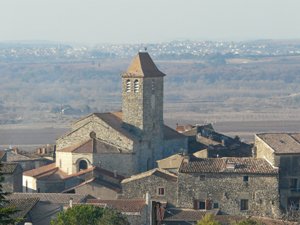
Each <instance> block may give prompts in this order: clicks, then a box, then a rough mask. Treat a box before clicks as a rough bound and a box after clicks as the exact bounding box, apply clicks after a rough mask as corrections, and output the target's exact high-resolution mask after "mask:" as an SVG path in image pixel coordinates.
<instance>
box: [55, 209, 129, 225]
mask: <svg viewBox="0 0 300 225" xmlns="http://www.w3.org/2000/svg"><path fill="white" fill-rule="evenodd" d="M82 224H89V225H112V224H113V225H123V224H124V225H129V223H128V221H127V218H126V217H124V216H123V215H122V214H121V213H119V212H116V211H115V210H112V209H104V208H100V207H97V206H93V205H77V206H74V207H72V208H68V209H67V210H66V211H63V212H60V213H59V214H58V216H57V218H56V219H54V220H52V221H51V225H82Z"/></svg>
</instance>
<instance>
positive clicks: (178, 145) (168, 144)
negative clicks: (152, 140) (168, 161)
mask: <svg viewBox="0 0 300 225" xmlns="http://www.w3.org/2000/svg"><path fill="white" fill-rule="evenodd" d="M187 147H188V139H187V138H180V139H169V140H164V153H163V154H164V158H165V157H168V156H171V155H174V154H176V153H182V152H184V151H186V150H187Z"/></svg>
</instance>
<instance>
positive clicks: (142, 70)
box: [122, 52, 165, 77]
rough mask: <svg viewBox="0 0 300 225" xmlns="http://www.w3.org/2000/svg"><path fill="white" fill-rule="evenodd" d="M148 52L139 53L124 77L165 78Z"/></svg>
mask: <svg viewBox="0 0 300 225" xmlns="http://www.w3.org/2000/svg"><path fill="white" fill-rule="evenodd" d="M164 76H165V74H164V73H162V72H161V71H159V69H158V68H157V67H156V65H155V64H154V62H153V60H152V59H151V57H150V55H149V54H148V53H147V52H139V53H138V54H137V55H136V56H135V57H134V59H133V60H132V62H131V64H130V66H129V67H128V69H127V71H126V72H125V73H123V75H122V77H164Z"/></svg>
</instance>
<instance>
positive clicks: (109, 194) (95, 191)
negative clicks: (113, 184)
mask: <svg viewBox="0 0 300 225" xmlns="http://www.w3.org/2000/svg"><path fill="white" fill-rule="evenodd" d="M75 193H76V194H83V195H85V194H87V193H88V194H89V195H91V196H93V197H95V198H100V199H103V200H110V199H117V197H118V191H115V190H112V189H110V188H107V187H104V186H103V185H101V184H97V183H96V182H91V183H88V184H85V185H82V186H79V187H77V188H75Z"/></svg>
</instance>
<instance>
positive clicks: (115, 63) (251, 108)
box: [0, 41, 300, 124]
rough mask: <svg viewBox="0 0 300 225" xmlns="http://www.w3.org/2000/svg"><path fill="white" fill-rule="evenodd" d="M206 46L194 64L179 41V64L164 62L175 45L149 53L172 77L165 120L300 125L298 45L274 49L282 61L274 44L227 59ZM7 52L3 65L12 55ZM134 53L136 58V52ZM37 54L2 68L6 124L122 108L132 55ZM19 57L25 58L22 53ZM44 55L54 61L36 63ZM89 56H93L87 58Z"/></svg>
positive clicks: (0, 117) (0, 113)
mask: <svg viewBox="0 0 300 225" xmlns="http://www.w3.org/2000/svg"><path fill="white" fill-rule="evenodd" d="M189 43H190V42H189ZM190 44H191V43H190ZM205 44H206V45H207V46H206V47H207V51H208V50H210V51H212V52H211V53H210V54H207V55H201V56H200V55H198V56H197V55H195V54H192V52H193V51H189V52H188V54H189V55H190V56H193V57H188V55H187V53H186V54H184V52H182V49H183V48H179V47H178V48H179V49H176V48H175V47H176V46H179V43H178V42H175V43H173V50H174V52H175V53H176V52H177V53H178V52H179V53H180V52H181V53H180V54H175V53H174V54H175V55H176V57H175V56H174V57H165V56H166V55H167V52H168V51H167V50H168V49H169V48H170V46H169V45H168V46H167V47H165V48H164V51H161V54H160V55H158V54H157V51H156V54H155V52H153V54H152V51H150V54H151V55H152V56H153V59H154V61H155V62H156V63H157V65H158V66H159V68H160V69H161V70H162V71H163V72H165V73H166V74H167V76H166V78H165V116H166V117H167V118H169V119H170V118H172V119H173V120H174V121H180V120H184V121H191V120H193V121H197V122H200V121H226V120H241V121H243V120H280V119H284V120H292V119H295V118H296V119H298V115H299V113H300V112H299V109H300V94H299V93H300V56H299V55H297V54H298V53H297V52H296V51H297V50H296V49H297V46H298V47H299V46H300V45H298V44H297V42H295V43H293V44H292V45H291V46H292V47H291V46H288V47H285V48H284V47H282V46H283V44H277V42H276V43H275V44H273V45H272V46H273V49H272V51H273V52H276V51H277V50H278V51H279V52H282V54H277V55H276V54H273V55H272V54H271V53H270V52H272V51H271V50H270V49H271V47H270V46H271V45H270V43H269V42H267V44H265V43H264V42H263V41H262V42H255V45H254V44H253V46H252V49H256V48H258V47H257V46H268V47H265V48H264V49H265V51H267V50H266V49H269V50H268V51H270V52H269V53H270V54H266V52H265V53H264V54H257V55H253V54H249V55H247V54H244V55H241V54H234V53H225V52H222V51H221V50H220V49H219V47H215V48H213V47H212V46H210V45H213V44H214V45H216V44H217V43H213V42H209V43H205ZM209 44H210V45H209ZM219 44H220V43H219ZM170 45H171V44H170ZM277 45H279V47H276V46H277ZM1 46H2V45H1V44H0V53H1V52H2V55H1V54H0V58H1V57H4V56H5V54H4V53H5V52H7V49H5V48H3V47H2V48H1ZM157 46H158V45H157ZM157 46H156V48H158V47H157ZM159 46H160V45H159ZM174 46H175V47H174ZM240 46H243V45H242V44H241V43H238V44H237V45H236V46H234V44H233V47H232V49H240ZM248 46H250V45H249V44H248ZM123 47H124V46H123ZM131 47H132V48H131V51H133V49H134V48H135V47H133V46H131ZM152 47H153V46H152ZM35 48H36V46H35V47H34V46H33V47H28V48H24V49H23V50H22V51H19V52H18V51H17V50H16V47H14V48H13V49H14V51H15V52H14V51H13V53H14V54H13V53H11V54H12V55H13V56H12V55H10V57H12V58H11V59H9V58H6V60H2V61H1V62H0V88H1V93H2V94H1V96H0V124H9V123H29V122H34V123H35V122H41V121H43V122H50V123H57V122H59V123H61V122H64V121H69V120H70V119H72V118H76V117H79V116H82V115H85V114H88V113H90V112H93V111H99V112H103V111H111V110H119V109H120V107H121V83H120V81H121V79H120V74H121V73H122V71H124V70H126V69H127V66H128V64H129V63H130V60H131V58H132V57H133V55H131V56H130V57H124V55H122V56H121V55H118V54H119V53H118V54H117V52H118V51H116V50H114V51H113V53H107V52H108V50H107V49H104V48H103V49H101V51H102V52H106V54H107V55H106V56H105V55H102V56H101V57H100V56H96V55H94V56H93V57H91V52H92V51H91V50H88V51H86V50H84V48H83V47H82V48H74V47H70V46H67V45H65V46H63V47H61V49H62V51H61V53H62V54H61V55H60V56H59V58H57V54H56V53H55V54H54V53H53V52H52V53H53V54H54V55H55V56H53V54H52V55H51V54H50V53H51V48H52V47H46V48H44V47H42V48H40V49H39V50H38V51H37V52H36V54H37V55H35V56H27V55H26V54H29V53H30V54H31V53H32V52H35V50H34V49H35ZM126 48H129V47H128V46H127V47H126V46H125V47H124V49H126ZM136 48H137V46H136ZM153 48H154V47H153ZM249 48H250V47H249ZM21 49H22V48H21ZM55 49H56V50H57V48H55V47H53V49H52V50H53V51H54V50H55ZM67 49H70V57H69V58H68V57H67V56H66V55H65V53H66V52H67ZM76 49H77V50H76ZM150 49H151V48H150ZM214 49H219V50H220V52H214V51H215V50H214ZM225 49H227V48H225ZM276 49H277V50H276ZM291 49H293V50H291ZM10 50H12V49H10ZM56 50H55V51H56ZM98 50H99V48H98ZM98 50H95V52H94V54H96V52H97V51H98ZM213 50H214V51H213ZM223 50H224V49H223ZM76 51H77V52H78V55H77V56H76ZM119 51H121V50H120V49H119ZM224 51H225V50H224ZM244 51H245V52H246V50H244ZM249 51H250V50H249ZM20 52H23V53H22V54H23V55H22V54H21V55H18V54H17V53H20ZM49 52H50V53H49ZM87 52H88V53H87ZM162 52H164V54H165V55H163V54H162ZM25 53H26V54H25ZM41 53H43V54H46V53H47V54H48V53H49V55H48V56H47V57H46V55H42V56H38V54H41ZM3 54H4V55H3ZM85 54H87V55H88V57H86V58H85V57H84V56H85ZM172 54H173V53H172ZM169 56H170V55H169ZM18 57H20V59H18ZM34 58H37V59H39V60H34Z"/></svg>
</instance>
